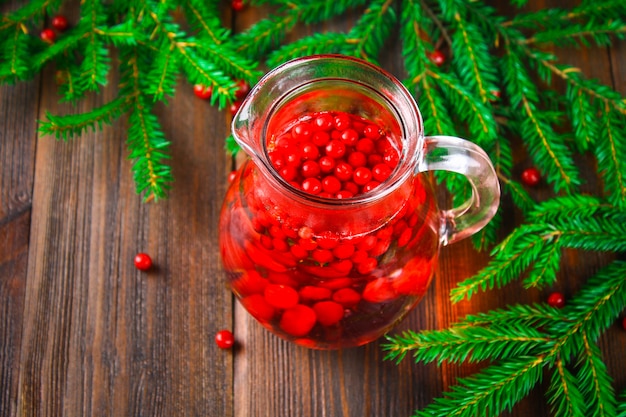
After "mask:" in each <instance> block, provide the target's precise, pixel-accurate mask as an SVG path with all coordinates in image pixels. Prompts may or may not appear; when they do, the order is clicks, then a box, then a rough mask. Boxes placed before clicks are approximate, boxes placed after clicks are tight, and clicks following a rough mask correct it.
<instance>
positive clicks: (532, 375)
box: [415, 356, 544, 417]
mask: <svg viewBox="0 0 626 417" xmlns="http://www.w3.org/2000/svg"><path fill="white" fill-rule="evenodd" d="M543 366H544V360H543V358H534V357H525V356H522V357H518V358H512V359H508V360H505V361H501V362H500V363H499V364H498V365H492V366H489V367H488V368H486V369H484V370H483V371H481V372H479V373H477V374H474V375H472V376H471V377H468V378H459V379H458V381H459V385H455V386H452V387H451V389H450V391H448V392H446V393H445V394H444V396H443V397H440V398H437V399H435V401H434V402H433V403H431V404H430V405H428V406H427V407H426V408H424V409H423V410H420V411H417V412H416V413H415V416H417V417H433V416H437V417H439V416H440V417H451V416H457V417H474V416H488V415H497V414H499V413H501V412H503V411H505V410H510V409H511V408H512V407H513V406H514V405H515V404H517V403H518V402H519V401H520V400H521V399H522V398H524V397H525V396H526V395H527V394H528V392H529V391H530V388H531V387H532V386H534V385H535V384H536V383H537V382H538V381H540V380H541V374H542V370H543Z"/></svg>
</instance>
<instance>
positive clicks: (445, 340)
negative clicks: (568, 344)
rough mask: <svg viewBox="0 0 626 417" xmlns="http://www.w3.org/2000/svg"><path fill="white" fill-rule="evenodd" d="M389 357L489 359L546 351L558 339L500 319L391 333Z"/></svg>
mask: <svg viewBox="0 0 626 417" xmlns="http://www.w3.org/2000/svg"><path fill="white" fill-rule="evenodd" d="M388 340H389V342H390V343H389V344H387V345H385V350H386V351H387V356H386V359H388V360H395V361H396V362H399V361H401V360H402V359H404V357H405V356H406V354H407V353H408V352H411V353H412V356H413V359H414V360H416V361H420V362H424V363H429V362H433V361H435V360H437V363H438V364H441V363H442V362H443V361H449V362H456V363H458V362H477V361H483V360H486V359H506V358H512V357H519V356H525V355H529V354H533V353H535V352H539V353H543V352H547V351H549V350H550V349H551V348H552V347H553V343H554V341H553V340H551V338H549V337H547V336H546V335H544V334H542V333H541V332H539V331H537V330H536V329H535V328H533V327H531V326H528V325H527V324H525V323H520V322H514V323H505V322H503V321H499V322H498V323H496V324H493V325H491V326H489V327H482V326H468V327H463V326H455V327H452V328H450V329H446V330H439V331H434V332H428V331H422V332H420V333H415V332H411V331H407V332H405V333H403V334H402V335H400V336H390V337H388Z"/></svg>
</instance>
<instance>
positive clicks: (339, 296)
mask: <svg viewBox="0 0 626 417" xmlns="http://www.w3.org/2000/svg"><path fill="white" fill-rule="evenodd" d="M333 301H335V302H337V303H339V304H342V305H343V306H345V307H352V306H354V305H356V304H357V303H358V302H359V301H361V294H359V293H358V292H356V291H354V290H353V289H352V288H342V289H340V290H337V291H336V292H335V293H334V294H333Z"/></svg>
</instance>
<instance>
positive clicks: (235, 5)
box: [230, 0, 245, 12]
mask: <svg viewBox="0 0 626 417" xmlns="http://www.w3.org/2000/svg"><path fill="white" fill-rule="evenodd" d="M244 6H245V4H243V0H233V1H232V2H231V3H230V7H231V8H232V9H233V10H234V11H236V12H240V11H242V10H243V8H244Z"/></svg>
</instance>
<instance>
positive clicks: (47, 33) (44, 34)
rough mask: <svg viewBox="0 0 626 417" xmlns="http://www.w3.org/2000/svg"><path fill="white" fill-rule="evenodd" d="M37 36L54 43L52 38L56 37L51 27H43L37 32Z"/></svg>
mask: <svg viewBox="0 0 626 417" xmlns="http://www.w3.org/2000/svg"><path fill="white" fill-rule="evenodd" d="M39 37H40V38H41V40H42V41H44V42H47V43H54V40H55V39H56V34H55V33H54V31H53V30H52V29H44V30H42V31H41V32H40V33H39Z"/></svg>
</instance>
